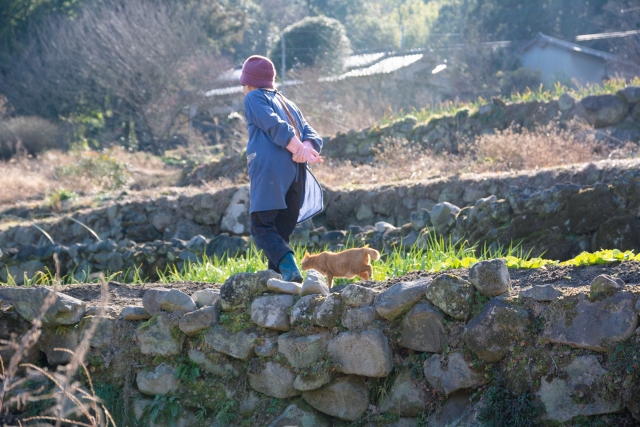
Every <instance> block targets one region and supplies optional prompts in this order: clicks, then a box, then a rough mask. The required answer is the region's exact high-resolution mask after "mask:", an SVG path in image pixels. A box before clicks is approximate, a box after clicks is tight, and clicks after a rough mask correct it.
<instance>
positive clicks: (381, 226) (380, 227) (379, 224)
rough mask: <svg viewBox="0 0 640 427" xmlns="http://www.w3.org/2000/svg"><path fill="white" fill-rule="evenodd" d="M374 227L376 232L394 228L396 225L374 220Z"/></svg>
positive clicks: (384, 231)
mask: <svg viewBox="0 0 640 427" xmlns="http://www.w3.org/2000/svg"><path fill="white" fill-rule="evenodd" d="M374 227H375V229H376V231H377V232H378V233H386V232H387V231H389V230H395V229H396V227H395V226H394V225H393V224H389V223H388V222H384V221H379V222H376V224H375V225H374Z"/></svg>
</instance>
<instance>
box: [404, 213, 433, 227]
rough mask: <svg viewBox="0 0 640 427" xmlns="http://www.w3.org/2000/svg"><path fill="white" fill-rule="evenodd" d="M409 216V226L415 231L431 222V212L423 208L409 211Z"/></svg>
mask: <svg viewBox="0 0 640 427" xmlns="http://www.w3.org/2000/svg"><path fill="white" fill-rule="evenodd" d="M409 218H410V219H411V227H413V229H414V230H416V231H420V230H422V229H423V228H425V227H426V226H427V225H429V224H431V214H430V213H429V211H428V210H426V209H424V208H422V209H418V210H417V211H414V212H411V214H410V215H409Z"/></svg>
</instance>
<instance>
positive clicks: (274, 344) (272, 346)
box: [254, 334, 278, 357]
mask: <svg viewBox="0 0 640 427" xmlns="http://www.w3.org/2000/svg"><path fill="white" fill-rule="evenodd" d="M254 351H255V352H256V355H258V356H262V357H273V356H275V355H276V353H278V335H277V334H275V335H272V336H263V337H262V338H261V341H260V343H259V344H258V343H256V345H255V347H254Z"/></svg>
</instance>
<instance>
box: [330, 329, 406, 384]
mask: <svg viewBox="0 0 640 427" xmlns="http://www.w3.org/2000/svg"><path fill="white" fill-rule="evenodd" d="M327 353H329V355H330V356H331V357H332V360H333V362H334V363H335V364H336V371H338V372H343V373H345V374H356V375H362V376H365V377H386V376H387V375H389V373H390V372H391V369H392V368H393V363H392V362H393V355H392V353H391V348H390V347H389V343H388V341H387V337H385V336H384V334H383V333H382V331H380V330H378V329H374V330H370V331H364V332H359V333H358V332H342V333H340V334H338V336H336V337H335V338H333V339H332V340H330V341H329V342H328V343H327Z"/></svg>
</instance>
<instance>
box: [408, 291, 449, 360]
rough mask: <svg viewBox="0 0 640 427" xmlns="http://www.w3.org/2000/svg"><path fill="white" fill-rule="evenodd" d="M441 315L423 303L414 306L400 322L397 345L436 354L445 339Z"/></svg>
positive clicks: (429, 305)
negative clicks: (400, 332)
mask: <svg viewBox="0 0 640 427" xmlns="http://www.w3.org/2000/svg"><path fill="white" fill-rule="evenodd" d="M442 319H443V316H442V313H440V312H439V311H438V310H437V309H435V308H434V307H433V306H432V305H431V304H429V303H428V302H425V303H423V304H417V305H415V306H414V307H413V308H412V309H411V311H410V312H409V313H408V314H407V315H406V316H405V318H404V320H403V321H402V335H401V337H400V338H401V339H400V341H399V344H400V345H401V346H402V347H405V348H409V349H411V350H416V351H428V352H429V353H438V352H440V349H441V347H442V344H443V343H444V340H445V339H446V337H445V333H444V325H443V324H442Z"/></svg>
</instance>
